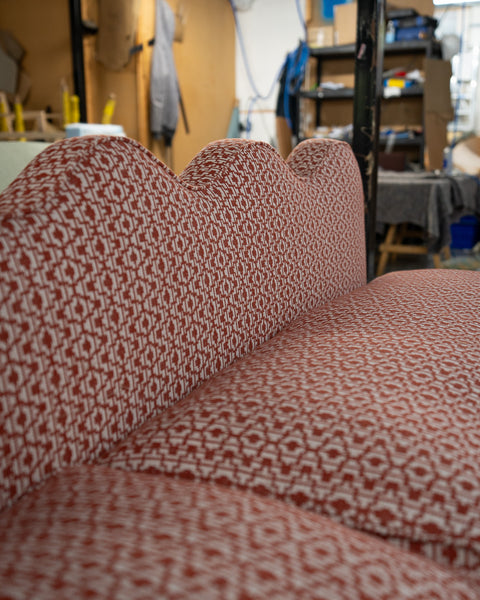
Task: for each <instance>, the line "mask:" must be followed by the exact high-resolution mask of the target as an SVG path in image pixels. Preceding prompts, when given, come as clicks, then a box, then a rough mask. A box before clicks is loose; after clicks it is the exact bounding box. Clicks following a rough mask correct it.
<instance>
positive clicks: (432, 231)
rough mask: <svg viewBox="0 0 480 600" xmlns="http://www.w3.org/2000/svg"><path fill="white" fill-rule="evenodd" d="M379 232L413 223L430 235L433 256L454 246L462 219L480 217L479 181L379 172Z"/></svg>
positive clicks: (433, 175) (431, 174)
mask: <svg viewBox="0 0 480 600" xmlns="http://www.w3.org/2000/svg"><path fill="white" fill-rule="evenodd" d="M376 212H377V215H376V220H377V231H379V232H380V231H381V230H382V227H383V226H384V225H386V224H389V225H390V224H393V225H397V224H399V223H404V222H408V223H412V224H414V225H419V226H420V227H421V228H422V229H423V230H424V231H425V233H426V236H427V242H428V247H429V249H430V251H432V252H439V251H440V249H441V248H443V247H445V246H448V245H449V244H450V242H451V234H450V225H451V224H452V223H454V222H455V221H457V220H458V219H460V217H461V216H462V215H468V214H470V215H476V216H477V217H480V188H479V181H478V179H476V178H475V177H470V176H469V175H450V176H449V175H443V174H440V175H435V174H433V173H409V172H401V173H398V172H391V171H386V172H379V174H378V186H377V210H376Z"/></svg>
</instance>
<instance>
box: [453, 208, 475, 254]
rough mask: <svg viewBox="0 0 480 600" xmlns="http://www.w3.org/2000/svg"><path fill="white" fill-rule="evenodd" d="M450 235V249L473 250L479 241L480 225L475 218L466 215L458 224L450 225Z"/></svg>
mask: <svg viewBox="0 0 480 600" xmlns="http://www.w3.org/2000/svg"><path fill="white" fill-rule="evenodd" d="M450 233H451V234H452V242H451V244H450V247H451V248H458V249H462V248H463V249H469V248H473V247H474V246H475V244H476V243H477V242H478V241H480V223H479V221H478V219H477V217H474V216H473V215H467V216H465V217H462V218H461V219H460V221H459V222H458V223H452V225H450Z"/></svg>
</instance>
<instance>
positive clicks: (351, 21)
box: [333, 2, 357, 46]
mask: <svg viewBox="0 0 480 600" xmlns="http://www.w3.org/2000/svg"><path fill="white" fill-rule="evenodd" d="M333 14H334V17H333V28H334V35H333V39H334V43H335V45H336V46H343V45H344V44H354V43H355V42H356V40H357V3H356V2H350V4H335V6H334V7H333Z"/></svg>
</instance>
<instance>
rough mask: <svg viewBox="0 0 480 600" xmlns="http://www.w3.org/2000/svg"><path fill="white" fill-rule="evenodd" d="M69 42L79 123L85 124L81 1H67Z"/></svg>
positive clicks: (85, 104) (85, 105)
mask: <svg viewBox="0 0 480 600" xmlns="http://www.w3.org/2000/svg"><path fill="white" fill-rule="evenodd" d="M69 8H70V40H71V48H72V61H73V86H74V91H75V94H76V95H77V96H78V97H79V104H80V121H81V122H82V123H87V102H86V92H85V65H84V60H83V33H84V30H83V24H82V7H81V0H69Z"/></svg>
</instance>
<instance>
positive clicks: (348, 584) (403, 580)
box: [0, 466, 479, 600]
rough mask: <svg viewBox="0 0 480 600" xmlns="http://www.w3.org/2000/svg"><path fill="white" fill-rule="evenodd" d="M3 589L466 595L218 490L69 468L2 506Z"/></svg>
mask: <svg viewBox="0 0 480 600" xmlns="http://www.w3.org/2000/svg"><path fill="white" fill-rule="evenodd" d="M0 531H1V532H2V539H1V541H0V596H1V597H2V598H9V599H25V598H29V599H30V598H35V599H36V600H51V599H52V598H55V599H56V600H63V599H65V600H70V599H72V598H75V599H78V600H80V599H83V598H89V599H95V598H102V599H107V598H108V600H122V599H125V600H132V599H135V600H137V599H138V600H146V599H149V600H158V599H161V598H163V599H169V600H184V599H186V598H189V599H190V598H192V599H193V598H195V600H197V599H198V600H202V599H205V600H216V599H218V600H229V599H232V600H237V599H238V600H275V599H278V600H302V599H305V600H369V599H371V600H392V599H395V600H404V599H407V598H408V599H411V600H432V599H436V600H442V599H443V600H473V599H474V598H478V597H479V596H478V595H477V594H476V593H475V591H474V590H473V589H472V588H469V587H468V585H467V584H466V582H463V581H461V579H459V578H458V577H456V576H455V575H454V574H453V573H452V572H449V571H448V570H443V569H442V568H440V567H438V566H437V565H435V564H434V563H432V562H430V561H428V560H425V559H421V558H418V557H416V556H415V555H412V554H409V553H406V552H403V551H401V550H398V549H396V548H395V547H393V546H389V545H387V544H385V543H382V542H379V541H378V540H374V539H372V538H369V537H367V536H365V535H362V534H359V533H357V532H354V531H350V530H348V529H346V528H344V527H342V526H340V525H338V524H335V523H333V522H332V521H329V520H328V519H325V518H323V517H320V516H317V515H314V514H312V513H308V512H304V511H300V510H298V509H296V508H294V507H288V506H286V505H284V504H282V503H279V502H275V501H271V500H268V499H262V498H259V497H256V496H255V495H253V494H243V493H241V492H235V491H232V490H228V489H226V488H222V487H221V486H208V485H198V484H194V483H190V482H185V481H181V482H180V481H175V480H173V479H171V478H167V477H162V476H158V475H145V474H138V473H122V472H120V471H115V470H113V469H108V468H102V467H89V466H83V467H77V468H76V469H75V470H74V471H70V470H68V469H67V470H66V471H65V472H63V473H60V474H59V475H57V476H54V477H52V478H50V479H49V480H48V481H47V482H46V484H45V485H44V486H43V487H41V488H40V489H37V490H35V491H33V492H32V493H30V494H27V495H26V496H24V497H23V498H22V499H20V500H19V501H18V502H17V503H16V504H15V505H14V506H13V507H12V508H11V509H10V510H8V511H3V513H0Z"/></svg>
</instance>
